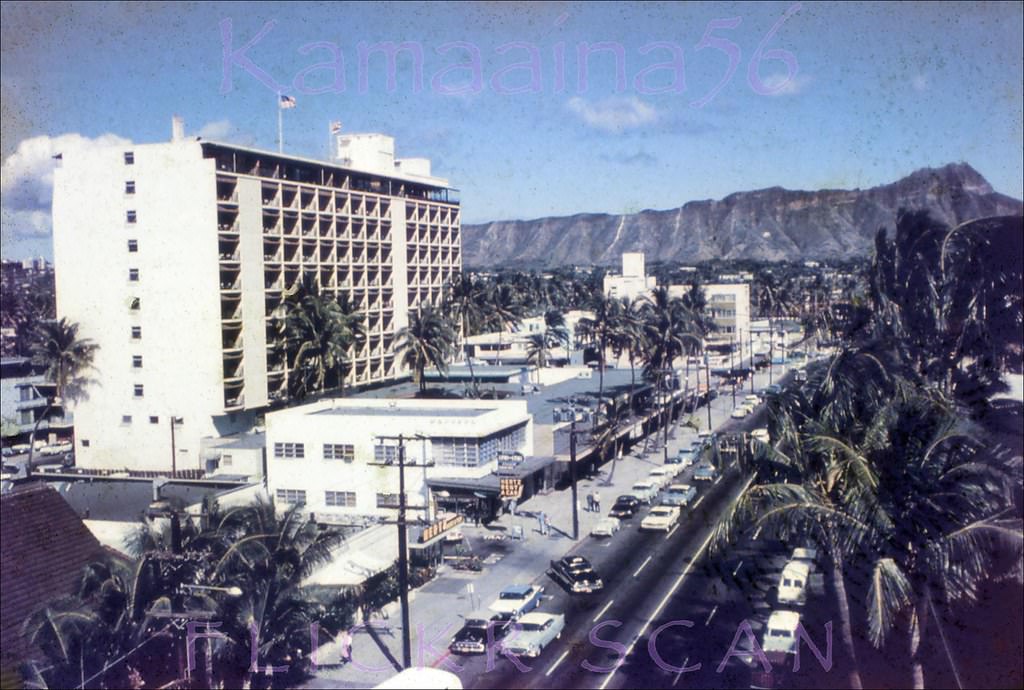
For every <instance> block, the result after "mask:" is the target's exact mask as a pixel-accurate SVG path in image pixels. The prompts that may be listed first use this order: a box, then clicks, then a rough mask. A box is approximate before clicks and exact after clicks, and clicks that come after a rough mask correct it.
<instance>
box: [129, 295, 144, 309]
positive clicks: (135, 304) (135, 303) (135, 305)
mask: <svg viewBox="0 0 1024 690" xmlns="http://www.w3.org/2000/svg"><path fill="white" fill-rule="evenodd" d="M141 306H142V301H141V300H140V299H139V298H138V297H129V298H128V307H129V308H130V309H131V310H132V311H138V310H139V308H140V307H141Z"/></svg>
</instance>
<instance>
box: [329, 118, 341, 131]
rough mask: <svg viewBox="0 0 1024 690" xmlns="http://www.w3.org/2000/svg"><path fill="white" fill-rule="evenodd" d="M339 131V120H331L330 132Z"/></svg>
mask: <svg viewBox="0 0 1024 690" xmlns="http://www.w3.org/2000/svg"><path fill="white" fill-rule="evenodd" d="M340 132H341V120H334V121H333V122H331V134H339V133H340Z"/></svg>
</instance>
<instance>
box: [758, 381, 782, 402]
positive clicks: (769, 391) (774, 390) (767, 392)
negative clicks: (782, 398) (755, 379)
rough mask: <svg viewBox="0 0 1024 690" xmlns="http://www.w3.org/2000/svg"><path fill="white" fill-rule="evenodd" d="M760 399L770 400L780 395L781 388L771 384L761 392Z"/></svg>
mask: <svg viewBox="0 0 1024 690" xmlns="http://www.w3.org/2000/svg"><path fill="white" fill-rule="evenodd" d="M761 393H762V397H765V398H771V397H774V396H776V395H779V394H781V393H782V386H780V385H779V384H777V383H773V384H771V385H770V386H768V387H766V388H765V389H764V390H763V391H761Z"/></svg>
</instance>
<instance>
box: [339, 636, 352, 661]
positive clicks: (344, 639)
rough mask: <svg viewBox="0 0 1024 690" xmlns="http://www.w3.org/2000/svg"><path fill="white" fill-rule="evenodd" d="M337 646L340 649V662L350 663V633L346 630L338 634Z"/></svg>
mask: <svg viewBox="0 0 1024 690" xmlns="http://www.w3.org/2000/svg"><path fill="white" fill-rule="evenodd" d="M338 644H339V645H340V647H341V661H342V663H346V664H347V663H348V662H350V661H352V633H350V632H349V631H348V630H347V629H345V630H342V631H341V632H340V633H339V634H338Z"/></svg>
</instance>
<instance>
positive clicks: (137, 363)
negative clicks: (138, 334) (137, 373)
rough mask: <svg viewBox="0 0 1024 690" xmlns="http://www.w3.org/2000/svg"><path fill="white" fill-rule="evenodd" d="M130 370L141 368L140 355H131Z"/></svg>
mask: <svg viewBox="0 0 1024 690" xmlns="http://www.w3.org/2000/svg"><path fill="white" fill-rule="evenodd" d="M132 368H134V369H141V368H142V355H132Z"/></svg>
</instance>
